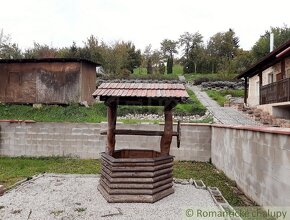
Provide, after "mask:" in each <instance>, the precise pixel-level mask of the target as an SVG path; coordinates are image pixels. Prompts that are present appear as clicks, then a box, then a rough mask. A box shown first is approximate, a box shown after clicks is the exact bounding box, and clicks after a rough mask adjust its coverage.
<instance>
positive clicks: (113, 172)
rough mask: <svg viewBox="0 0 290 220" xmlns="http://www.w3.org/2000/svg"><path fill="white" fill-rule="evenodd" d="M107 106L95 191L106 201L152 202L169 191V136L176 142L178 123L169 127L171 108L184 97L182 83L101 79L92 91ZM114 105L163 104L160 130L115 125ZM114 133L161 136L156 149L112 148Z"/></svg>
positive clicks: (172, 190) (171, 122) (170, 183)
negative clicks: (162, 124)
mask: <svg viewBox="0 0 290 220" xmlns="http://www.w3.org/2000/svg"><path fill="white" fill-rule="evenodd" d="M93 96H94V97H97V96H99V97H100V100H101V101H104V102H105V104H106V105H107V106H108V128H107V131H106V132H102V133H101V134H103V135H107V147H106V152H104V153H102V154H101V163H102V170H101V178H100V184H99V186H98V189H99V191H100V192H101V194H102V195H103V196H104V198H105V199H106V200H107V201H108V202H147V203H153V202H156V201H158V200H160V199H162V198H164V197H166V196H168V195H170V194H172V193H174V189H173V183H172V180H173V177H172V170H173V156H171V155H170V154H169V152H170V145H171V141H172V137H173V136H177V140H178V144H177V145H178V146H179V143H180V126H178V132H174V131H173V119H172V108H173V107H175V105H176V104H177V103H178V102H182V101H183V100H184V99H187V98H188V94H187V92H186V90H185V87H184V86H183V85H182V84H148V83H146V84H144V83H133V84H132V83H103V84H101V85H100V87H99V88H98V89H97V90H96V92H95V93H94V94H93ZM118 105H155V106H158V105H159V106H160V105H161V106H162V105H163V106H164V115H165V125H164V131H144V130H122V129H119V130H118V129H116V118H117V106H118ZM115 135H146V136H161V142H160V152H157V151H153V150H134V149H123V150H115V142H116V140H115Z"/></svg>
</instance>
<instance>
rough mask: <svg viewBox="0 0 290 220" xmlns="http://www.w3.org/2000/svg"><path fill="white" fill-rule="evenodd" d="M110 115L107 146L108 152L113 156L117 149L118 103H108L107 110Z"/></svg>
mask: <svg viewBox="0 0 290 220" xmlns="http://www.w3.org/2000/svg"><path fill="white" fill-rule="evenodd" d="M107 115H108V132H107V148H106V153H107V154H109V155H110V156H113V153H114V151H115V143H116V139H115V130H116V120H117V105H116V104H110V105H108V110H107Z"/></svg>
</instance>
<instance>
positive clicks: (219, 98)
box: [206, 89, 244, 106]
mask: <svg viewBox="0 0 290 220" xmlns="http://www.w3.org/2000/svg"><path fill="white" fill-rule="evenodd" d="M206 93H207V94H208V96H209V97H211V98H212V99H213V100H215V101H216V102H217V103H218V104H219V105H220V106H224V104H225V102H226V101H227V100H226V98H225V96H226V95H232V96H233V97H243V96H244V90H242V89H238V90H233V89H228V90H207V91H206Z"/></svg>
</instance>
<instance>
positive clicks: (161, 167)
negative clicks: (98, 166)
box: [102, 161, 173, 172]
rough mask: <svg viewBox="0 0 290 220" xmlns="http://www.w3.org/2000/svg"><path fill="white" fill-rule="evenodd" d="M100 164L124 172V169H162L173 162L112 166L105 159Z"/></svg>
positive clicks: (114, 170)
mask: <svg viewBox="0 0 290 220" xmlns="http://www.w3.org/2000/svg"><path fill="white" fill-rule="evenodd" d="M102 165H104V166H106V167H107V168H108V169H110V170H111V171H113V172H121V171H122V172H125V171H131V172H132V171H143V172H150V171H152V172H153V171H157V170H162V169H164V168H169V167H173V162H172V161H170V162H169V163H165V164H160V165H153V166H112V165H111V164H109V163H107V162H106V161H102Z"/></svg>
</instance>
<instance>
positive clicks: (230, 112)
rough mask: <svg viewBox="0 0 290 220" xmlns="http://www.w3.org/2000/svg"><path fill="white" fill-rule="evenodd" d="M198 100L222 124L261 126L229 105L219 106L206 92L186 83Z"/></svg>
mask: <svg viewBox="0 0 290 220" xmlns="http://www.w3.org/2000/svg"><path fill="white" fill-rule="evenodd" d="M187 87H188V88H189V89H191V90H192V91H193V92H194V93H195V95H196V97H197V98H198V99H199V100H200V102H201V103H202V104H203V105H204V106H205V107H206V108H207V109H208V111H209V112H210V113H211V114H212V115H213V117H214V118H215V119H216V120H217V121H219V122H220V123H222V124H230V125H256V126H261V124H260V123H259V122H256V121H254V120H251V119H250V118H248V117H246V116H245V115H243V114H242V113H240V112H239V111H237V110H235V109H233V108H231V107H221V106H220V105H219V104H218V103H217V102H216V101H214V100H212V99H211V98H210V97H209V96H208V95H207V93H206V92H204V91H201V89H200V88H199V87H197V86H191V85H187Z"/></svg>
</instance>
